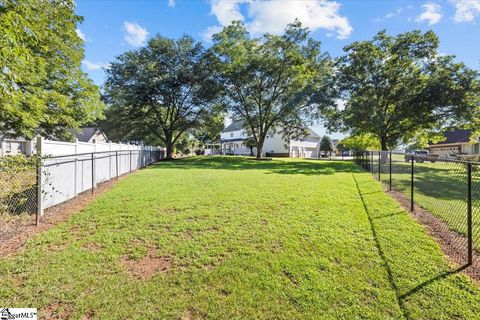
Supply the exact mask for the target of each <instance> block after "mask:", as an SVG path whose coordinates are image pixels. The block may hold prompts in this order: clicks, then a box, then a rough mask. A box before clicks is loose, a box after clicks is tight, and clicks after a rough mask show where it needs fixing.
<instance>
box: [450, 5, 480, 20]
mask: <svg viewBox="0 0 480 320" xmlns="http://www.w3.org/2000/svg"><path fill="white" fill-rule="evenodd" d="M450 2H451V3H453V4H454V5H455V15H454V16H453V21H455V22H472V21H474V20H475V18H476V16H478V15H479V14H480V0H450Z"/></svg>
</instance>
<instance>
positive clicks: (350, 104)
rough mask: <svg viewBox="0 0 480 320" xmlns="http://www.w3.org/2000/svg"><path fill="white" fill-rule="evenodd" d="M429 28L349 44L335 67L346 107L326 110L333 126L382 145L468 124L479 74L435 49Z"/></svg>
mask: <svg viewBox="0 0 480 320" xmlns="http://www.w3.org/2000/svg"><path fill="white" fill-rule="evenodd" d="M438 45H439V40H438V38H437V36H436V35H435V33H433V32H432V31H428V32H426V33H421V32H420V31H412V32H406V33H403V34H399V35H397V36H394V37H392V36H388V35H387V34H386V32H385V31H381V32H379V33H378V34H377V35H376V36H375V37H374V38H373V40H371V41H360V42H354V43H352V44H350V45H347V46H346V47H345V48H344V50H345V52H346V55H345V56H343V57H341V58H340V60H339V62H338V65H337V68H338V73H339V78H338V84H339V87H340V89H341V90H342V92H343V98H344V99H345V100H346V103H345V108H344V109H339V110H335V111H333V112H331V111H332V110H329V111H328V112H326V114H328V116H329V119H330V120H331V121H330V127H331V129H341V130H343V131H348V132H350V133H351V134H353V135H354V136H358V135H363V134H371V135H373V136H375V137H376V138H377V139H378V141H379V142H380V146H381V149H382V150H387V149H388V148H393V147H395V146H397V145H398V144H399V143H401V142H403V143H407V142H408V141H410V140H411V139H413V138H418V137H423V138H426V139H428V138H429V137H432V135H433V133H435V132H437V133H438V132H439V131H440V130H442V128H445V127H447V126H449V125H453V124H458V125H465V124H468V123H469V122H470V121H471V120H472V119H473V118H474V116H475V114H476V113H477V109H478V104H479V82H478V73H477V72H476V71H474V70H471V69H469V68H467V67H466V66H465V65H464V64H463V63H458V62H455V61H454V57H453V56H443V55H441V54H440V53H439V52H438Z"/></svg>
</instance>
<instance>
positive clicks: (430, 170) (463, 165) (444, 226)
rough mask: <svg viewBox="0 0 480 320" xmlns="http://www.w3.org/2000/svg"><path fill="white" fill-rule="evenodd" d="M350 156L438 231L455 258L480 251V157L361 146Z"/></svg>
mask: <svg viewBox="0 0 480 320" xmlns="http://www.w3.org/2000/svg"><path fill="white" fill-rule="evenodd" d="M353 161H354V162H355V163H356V164H357V165H359V166H361V167H363V168H364V169H365V170H366V171H369V172H371V173H372V175H373V176H374V177H375V178H376V179H377V180H378V181H381V182H382V183H384V185H385V186H386V188H387V189H388V190H389V191H393V192H395V196H396V198H397V199H398V200H399V201H401V202H402V204H403V205H404V206H406V207H407V208H409V209H410V211H412V212H414V213H415V214H416V215H418V216H419V217H420V218H421V219H420V220H421V221H422V222H425V223H427V224H429V225H430V226H431V227H433V228H434V229H435V230H436V231H435V232H436V233H437V234H438V233H440V236H441V238H442V239H443V240H442V241H444V243H448V245H449V246H452V248H454V249H455V250H453V251H452V252H455V254H456V255H457V257H456V259H457V261H461V262H462V263H463V262H464V263H466V264H467V265H471V264H472V263H473V262H474V261H473V254H474V252H479V251H480V206H479V205H480V163H475V162H467V161H458V160H452V159H440V158H438V157H434V156H430V155H415V154H408V153H398V152H390V151H361V152H356V153H355V154H354V158H353Z"/></svg>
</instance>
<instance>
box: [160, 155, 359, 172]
mask: <svg viewBox="0 0 480 320" xmlns="http://www.w3.org/2000/svg"><path fill="white" fill-rule="evenodd" d="M151 168H152V169H154V170H155V169H162V170H165V169H167V170H168V169H181V170H192V169H196V170H198V169H208V170H211V169H218V170H234V171H236V170H264V171H266V173H269V174H283V175H289V174H302V175H333V174H335V173H338V172H348V173H350V172H352V171H353V172H362V169H361V168H360V167H358V166H355V165H353V164H352V163H351V162H349V161H344V162H341V161H306V160H293V159H291V158H288V159H273V160H270V161H258V160H251V159H249V158H246V157H220V156H213V157H191V158H185V159H182V160H174V161H161V162H158V163H156V164H155V165H153V166H151Z"/></svg>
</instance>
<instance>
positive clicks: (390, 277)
mask: <svg viewBox="0 0 480 320" xmlns="http://www.w3.org/2000/svg"><path fill="white" fill-rule="evenodd" d="M352 177H353V180H354V182H355V185H356V187H357V191H358V194H359V196H360V199H361V201H362V204H363V207H364V210H365V213H366V214H367V218H368V222H369V224H370V229H371V232H372V236H373V240H374V242H375V246H376V248H377V251H378V254H379V256H380V258H381V260H382V265H383V268H384V269H385V272H386V273H387V278H388V281H389V283H390V286H391V287H392V289H393V291H394V292H395V296H396V299H397V303H398V306H399V307H400V310H401V312H402V315H403V317H404V318H405V319H411V317H410V316H409V314H408V311H407V308H406V305H405V301H406V300H407V298H408V297H410V296H411V295H413V294H415V293H417V292H419V291H420V290H422V289H423V288H425V287H427V286H429V285H431V284H433V283H435V282H437V281H441V280H444V279H446V278H448V277H449V276H452V275H455V274H457V273H459V272H461V271H462V270H464V269H466V268H468V267H469V265H468V264H465V265H463V266H461V267H459V268H457V269H455V270H450V271H443V272H441V273H440V274H438V275H435V276H433V277H431V278H430V279H427V280H426V281H423V282H421V283H419V284H418V285H416V286H415V287H413V288H412V289H410V290H408V291H406V292H405V293H401V291H400V288H399V287H398V285H397V283H396V282H395V277H394V275H393V271H392V267H391V264H390V263H389V262H388V259H387V256H386V255H385V251H384V249H383V248H382V245H381V243H380V238H379V236H378V234H377V229H376V227H375V223H374V220H379V219H384V218H388V217H393V216H396V215H399V214H403V213H404V211H403V210H402V211H399V212H393V213H389V214H385V215H382V216H377V217H373V216H372V213H371V212H370V211H369V210H368V206H367V204H366V202H365V199H364V196H365V195H368V194H372V193H375V192H366V193H362V191H361V190H360V184H362V183H366V182H368V180H366V181H358V180H357V179H356V177H355V175H354V174H352ZM370 182H371V181H370Z"/></svg>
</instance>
